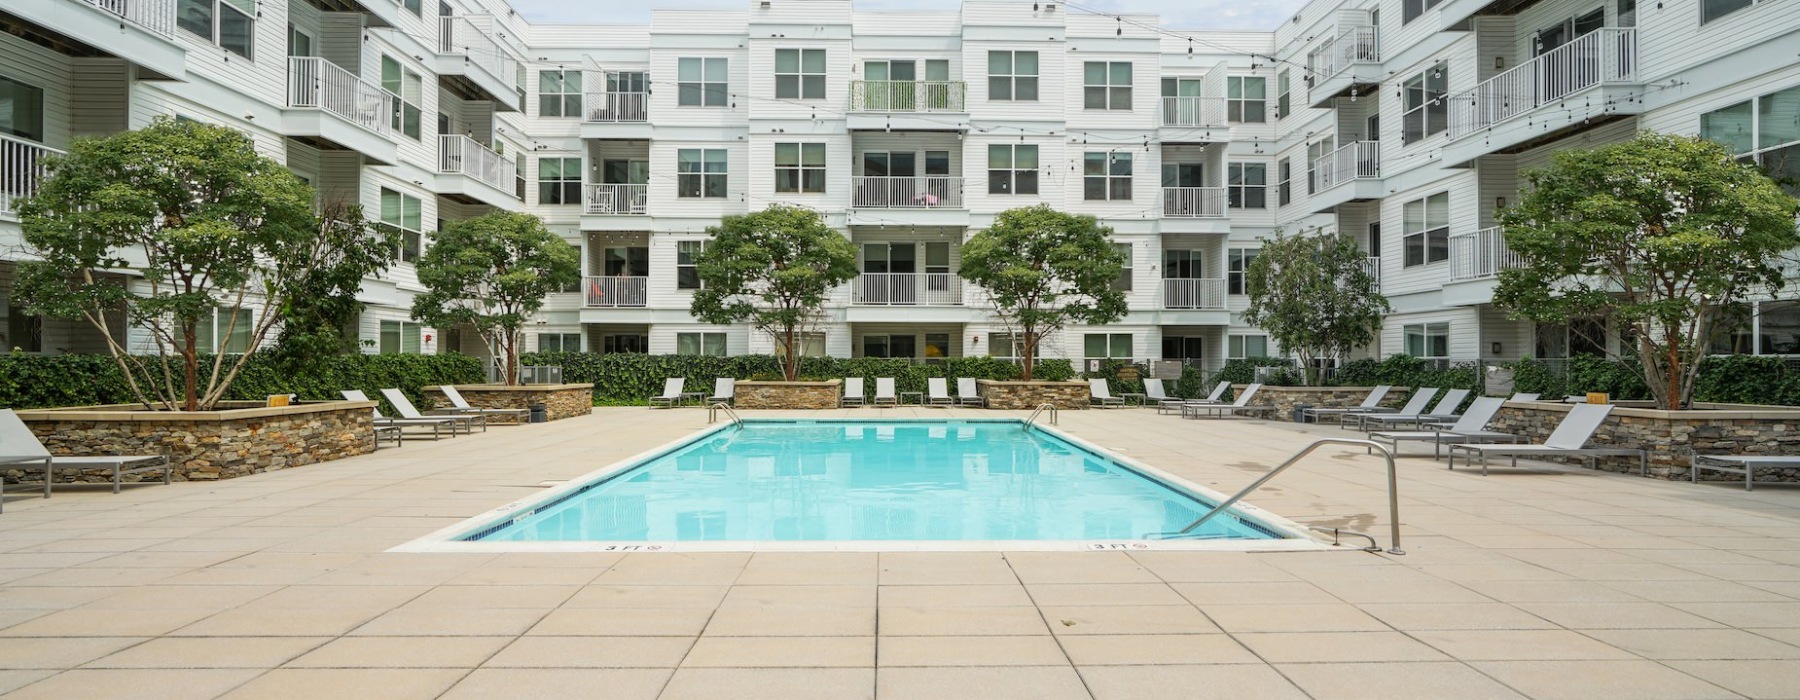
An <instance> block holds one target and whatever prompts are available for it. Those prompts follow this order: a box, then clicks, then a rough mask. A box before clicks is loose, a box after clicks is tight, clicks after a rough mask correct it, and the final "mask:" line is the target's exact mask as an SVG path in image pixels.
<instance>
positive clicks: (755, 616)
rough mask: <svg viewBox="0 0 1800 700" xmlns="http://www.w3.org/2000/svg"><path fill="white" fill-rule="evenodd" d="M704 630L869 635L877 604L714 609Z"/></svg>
mask: <svg viewBox="0 0 1800 700" xmlns="http://www.w3.org/2000/svg"><path fill="white" fill-rule="evenodd" d="M705 634H707V635H711V636H728V637H795V636H826V637H866V636H870V635H873V634H875V608H873V607H867V608H864V607H852V608H747V609H744V608H741V609H736V610H720V611H718V612H715V613H713V616H712V619H711V620H709V621H708V622H707V624H706V630H705Z"/></svg>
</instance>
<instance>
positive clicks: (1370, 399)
mask: <svg viewBox="0 0 1800 700" xmlns="http://www.w3.org/2000/svg"><path fill="white" fill-rule="evenodd" d="M1393 388H1394V387H1392V386H1390V385H1387V384H1383V385H1381V386H1378V387H1375V388H1373V389H1370V390H1369V395H1368V396H1365V397H1363V400H1362V403H1360V404H1357V405H1356V406H1353V407H1350V408H1309V409H1306V412H1305V413H1302V414H1301V417H1303V418H1310V419H1311V420H1312V422H1314V423H1322V422H1324V420H1323V419H1324V417H1325V416H1337V417H1338V422H1340V423H1342V422H1343V420H1344V416H1345V415H1346V414H1350V413H1392V412H1393V410H1394V409H1391V408H1383V407H1382V405H1381V400H1382V399H1385V398H1387V395H1388V391H1390V390H1392V389H1393Z"/></svg>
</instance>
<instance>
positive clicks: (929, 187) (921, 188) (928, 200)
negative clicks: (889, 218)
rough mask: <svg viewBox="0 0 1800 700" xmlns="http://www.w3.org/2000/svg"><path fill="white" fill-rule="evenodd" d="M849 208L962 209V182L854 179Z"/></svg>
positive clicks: (952, 179) (940, 178)
mask: <svg viewBox="0 0 1800 700" xmlns="http://www.w3.org/2000/svg"><path fill="white" fill-rule="evenodd" d="M850 192H851V196H850V206H852V207H859V208H867V209H961V208H962V206H963V179H962V178H960V177H948V176H943V175H926V176H924V177H853V178H851V183H850Z"/></svg>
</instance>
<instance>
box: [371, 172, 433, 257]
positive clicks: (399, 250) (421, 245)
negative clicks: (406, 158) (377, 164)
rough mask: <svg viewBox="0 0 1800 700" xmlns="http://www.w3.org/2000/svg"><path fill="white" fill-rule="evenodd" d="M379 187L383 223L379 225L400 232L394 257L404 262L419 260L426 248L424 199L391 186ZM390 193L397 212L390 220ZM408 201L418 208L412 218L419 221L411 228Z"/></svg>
mask: <svg viewBox="0 0 1800 700" xmlns="http://www.w3.org/2000/svg"><path fill="white" fill-rule="evenodd" d="M379 189H380V194H379V195H378V196H379V197H380V198H381V212H380V217H381V223H380V224H378V225H380V226H386V227H389V228H392V229H393V230H395V231H398V232H399V233H400V240H399V241H398V243H397V244H396V246H395V250H394V259H395V260H397V261H400V262H403V263H414V262H418V260H419V255H420V254H421V253H423V252H424V250H425V231H424V227H425V219H424V217H425V202H424V200H421V199H420V198H418V197H414V196H412V195H410V194H407V193H405V192H402V191H400V190H396V189H393V188H391V187H382V188H379ZM388 195H393V196H394V198H395V202H396V206H395V207H394V209H395V214H394V215H393V218H392V220H390V218H389V216H388V206H387V200H388ZM408 202H411V203H412V205H413V206H414V207H416V208H417V209H418V211H416V212H412V213H413V214H414V217H411V218H416V219H417V222H416V223H415V224H414V225H413V226H412V227H411V228H408V227H407V220H408V218H409V217H408V216H407V214H408V207H407V203H408Z"/></svg>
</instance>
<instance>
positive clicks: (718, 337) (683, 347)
mask: <svg viewBox="0 0 1800 700" xmlns="http://www.w3.org/2000/svg"><path fill="white" fill-rule="evenodd" d="M675 354H677V355H706V356H709V357H724V356H725V334H724V333H676V334H675Z"/></svg>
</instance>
